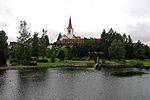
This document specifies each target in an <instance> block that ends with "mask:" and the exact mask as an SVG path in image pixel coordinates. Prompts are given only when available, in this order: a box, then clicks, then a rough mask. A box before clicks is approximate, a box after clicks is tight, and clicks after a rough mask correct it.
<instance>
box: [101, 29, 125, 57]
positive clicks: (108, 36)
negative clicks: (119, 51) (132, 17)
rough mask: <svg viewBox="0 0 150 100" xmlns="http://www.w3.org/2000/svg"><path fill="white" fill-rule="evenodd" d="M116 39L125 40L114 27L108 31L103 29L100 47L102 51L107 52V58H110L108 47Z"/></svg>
mask: <svg viewBox="0 0 150 100" xmlns="http://www.w3.org/2000/svg"><path fill="white" fill-rule="evenodd" d="M114 39H117V40H121V41H122V42H123V39H122V36H121V35H120V33H117V32H116V31H114V30H113V29H112V28H111V29H110V30H109V32H108V33H106V32H105V31H103V32H102V34H101V38H100V43H99V48H100V51H101V52H103V53H105V57H104V58H105V59H109V58H110V57H109V53H108V52H109V51H108V49H109V47H110V45H111V43H112V42H113V40H114Z"/></svg>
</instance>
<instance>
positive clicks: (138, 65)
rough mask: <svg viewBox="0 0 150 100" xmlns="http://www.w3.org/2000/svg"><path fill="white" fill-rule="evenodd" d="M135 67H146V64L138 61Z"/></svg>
mask: <svg viewBox="0 0 150 100" xmlns="http://www.w3.org/2000/svg"><path fill="white" fill-rule="evenodd" d="M135 67H144V64H143V63H140V62H138V63H136V64H135Z"/></svg>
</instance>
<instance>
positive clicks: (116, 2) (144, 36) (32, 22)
mask: <svg viewBox="0 0 150 100" xmlns="http://www.w3.org/2000/svg"><path fill="white" fill-rule="evenodd" d="M149 4H150V0H0V30H4V31H6V33H7V35H8V37H9V41H16V37H17V36H18V35H19V34H18V31H19V28H18V27H19V23H20V20H25V21H26V22H27V24H28V26H29V30H30V31H31V33H32V34H33V33H34V32H35V31H37V32H39V33H40V34H41V30H42V29H43V28H44V29H47V30H48V36H49V38H50V40H51V41H52V42H53V41H55V40H56V39H57V36H58V34H59V33H60V32H61V33H62V34H66V28H67V26H68V21H69V17H70V15H71V17H72V24H73V28H74V30H75V35H79V36H81V37H95V38H99V37H100V34H101V32H102V30H103V29H106V30H107V31H108V30H109V29H110V28H113V29H114V30H116V31H117V32H119V33H121V34H123V33H126V34H130V35H131V37H132V39H133V40H134V41H135V42H136V41H137V40H141V41H142V42H144V43H146V44H148V45H150V10H149V9H150V6H149Z"/></svg>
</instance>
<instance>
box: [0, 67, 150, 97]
mask: <svg viewBox="0 0 150 100" xmlns="http://www.w3.org/2000/svg"><path fill="white" fill-rule="evenodd" d="M128 70H129V71H130V70H139V69H134V68H126V69H102V70H100V71H97V70H94V69H92V68H87V69H86V68H85V69H81V68H80V69H77V68H76V69H75V68H49V69H41V70H40V69H26V70H5V71H0V100H149V99H150V74H143V75H135V76H126V77H120V76H113V75H112V73H113V72H120V71H128ZM142 71H143V72H146V73H149V70H144V69H143V70H142Z"/></svg>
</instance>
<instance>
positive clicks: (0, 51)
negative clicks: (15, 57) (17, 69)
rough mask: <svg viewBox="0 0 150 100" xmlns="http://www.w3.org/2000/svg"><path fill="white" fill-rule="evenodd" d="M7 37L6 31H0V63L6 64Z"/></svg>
mask: <svg viewBox="0 0 150 100" xmlns="http://www.w3.org/2000/svg"><path fill="white" fill-rule="evenodd" d="M7 39H8V37H7V36H6V33H5V32H4V31H3V30H2V31H0V65H5V64H6V59H7V46H8V43H7Z"/></svg>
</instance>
